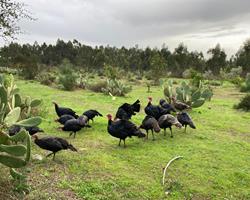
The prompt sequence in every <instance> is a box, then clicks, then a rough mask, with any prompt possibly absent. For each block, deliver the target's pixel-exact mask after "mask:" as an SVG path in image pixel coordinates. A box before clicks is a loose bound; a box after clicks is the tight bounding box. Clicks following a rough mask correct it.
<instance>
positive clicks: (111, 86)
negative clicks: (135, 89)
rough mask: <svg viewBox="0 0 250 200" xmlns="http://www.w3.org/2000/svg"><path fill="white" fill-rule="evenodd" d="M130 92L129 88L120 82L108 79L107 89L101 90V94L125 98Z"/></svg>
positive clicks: (130, 88)
mask: <svg viewBox="0 0 250 200" xmlns="http://www.w3.org/2000/svg"><path fill="white" fill-rule="evenodd" d="M131 90H132V87H131V86H127V85H125V84H123V83H122V82H121V81H118V80H116V79H108V80H107V87H106V88H102V92H103V93H104V94H107V95H110V94H112V95H113V96H125V95H126V94H127V93H129V92H130V91H131Z"/></svg>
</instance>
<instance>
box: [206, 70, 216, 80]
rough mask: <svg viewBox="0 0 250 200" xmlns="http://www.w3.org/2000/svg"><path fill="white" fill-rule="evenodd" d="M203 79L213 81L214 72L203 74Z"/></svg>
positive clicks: (208, 71)
mask: <svg viewBox="0 0 250 200" xmlns="http://www.w3.org/2000/svg"><path fill="white" fill-rule="evenodd" d="M203 78H204V79H206V80H213V79H214V78H215V77H214V75H213V72H212V71H211V70H207V71H205V72H204V73H203Z"/></svg>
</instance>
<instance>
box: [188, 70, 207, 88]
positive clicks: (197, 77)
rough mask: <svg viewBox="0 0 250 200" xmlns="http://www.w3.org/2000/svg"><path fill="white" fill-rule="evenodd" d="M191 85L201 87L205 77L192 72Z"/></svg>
mask: <svg viewBox="0 0 250 200" xmlns="http://www.w3.org/2000/svg"><path fill="white" fill-rule="evenodd" d="M191 79H192V80H191V82H190V83H191V85H192V86H194V87H197V88H198V87H199V86H200V84H201V82H202V81H203V80H204V78H203V76H202V74H201V73H199V72H197V71H195V70H193V69H192V70H191Z"/></svg>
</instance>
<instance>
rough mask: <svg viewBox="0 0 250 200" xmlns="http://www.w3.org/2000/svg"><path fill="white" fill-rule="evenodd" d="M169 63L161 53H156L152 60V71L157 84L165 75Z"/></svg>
mask: <svg viewBox="0 0 250 200" xmlns="http://www.w3.org/2000/svg"><path fill="white" fill-rule="evenodd" d="M166 66H167V63H166V61H165V59H164V58H163V57H162V56H161V54H160V53H159V52H155V53H154V55H153V56H152V57H151V59H150V71H151V76H152V79H153V80H154V83H155V84H159V80H160V78H162V77H163V76H164V75H165V71H164V70H165V69H166Z"/></svg>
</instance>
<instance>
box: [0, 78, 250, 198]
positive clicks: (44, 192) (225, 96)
mask: <svg viewBox="0 0 250 200" xmlns="http://www.w3.org/2000/svg"><path fill="white" fill-rule="evenodd" d="M17 84H18V85H19V87H20V89H21V91H22V93H23V94H24V95H30V96H32V97H34V98H35V97H36V98H42V99H43V102H44V109H43V110H44V111H43V117H44V118H45V119H44V121H43V123H42V124H41V128H43V129H44V130H45V133H44V134H41V136H42V135H53V136H60V137H63V138H67V139H68V140H69V141H70V142H71V143H72V144H73V145H74V146H75V147H77V148H78V150H79V151H78V152H77V153H75V152H71V151H62V152H60V153H58V154H57V155H56V159H55V161H52V160H51V158H44V159H43V160H42V161H38V160H32V162H31V163H30V164H29V165H28V167H27V168H28V172H27V174H28V179H29V184H30V185H31V192H30V193H29V194H28V195H26V196H25V197H24V198H25V199H39V200H42V199H90V200H94V199H107V200H108V199H109V200H111V199H139V200H142V199H197V200H198V199H232V200H233V199H235V200H240V199H250V114H249V113H246V112H241V111H237V110H234V109H233V108H232V107H233V105H234V104H235V103H237V102H238V101H239V98H240V97H241V96H242V94H240V93H239V92H238V91H237V90H236V89H235V88H233V86H231V85H226V86H223V87H218V88H215V89H214V92H215V96H214V97H213V99H212V101H211V102H207V103H206V104H205V105H204V106H203V107H201V108H198V109H195V110H193V111H192V112H191V116H192V118H193V121H194V122H195V124H196V126H197V129H196V130H193V129H190V128H188V129H187V133H184V129H178V130H177V129H176V128H174V129H173V133H174V138H170V135H167V136H163V132H161V133H159V134H156V140H155V141H152V137H151V135H150V137H149V140H145V139H139V138H132V139H127V141H126V144H127V148H123V147H119V146H118V145H117V144H118V139H116V138H113V137H111V136H110V135H109V134H108V133H107V119H106V117H103V118H96V119H95V122H94V123H93V124H92V128H89V129H83V130H81V131H80V132H79V133H78V134H77V136H76V138H75V139H73V138H70V139H69V138H68V133H65V132H60V131H59V130H58V129H57V127H58V126H59V124H57V123H56V122H54V119H55V118H56V114H55V111H54V107H53V105H52V103H51V102H52V100H55V101H57V102H58V103H59V105H61V106H67V107H71V108H73V109H74V110H76V111H77V112H78V113H79V114H81V113H82V112H83V111H85V110H87V109H97V110H98V111H100V112H101V113H102V114H103V115H104V116H106V114H107V113H112V114H115V112H116V109H117V107H118V106H119V105H121V104H122V103H124V102H128V103H132V102H134V101H135V100H136V99H138V98H139V99H140V100H141V102H142V107H143V108H144V107H145V106H146V103H147V96H148V95H149V94H148V93H146V90H147V88H146V87H145V86H139V85H138V86H134V87H133V91H132V92H131V93H130V94H129V95H128V97H126V98H121V97H120V98H119V97H118V98H117V99H116V100H115V101H113V100H112V99H111V97H109V96H105V95H102V94H99V93H93V92H90V91H86V90H77V91H74V92H66V91H62V90H57V89H54V88H50V87H46V86H42V85H40V84H38V83H36V82H25V81H18V83H17ZM150 96H152V97H154V98H153V103H154V104H158V102H159V99H160V98H161V97H162V89H161V88H159V87H153V88H152V93H150ZM47 112H48V113H47ZM143 118H144V110H143V109H142V110H141V112H140V113H139V114H138V115H136V116H135V117H133V119H132V121H133V122H135V123H136V124H138V125H139V124H140V122H141V121H142V119H143ZM32 154H33V155H34V154H40V155H42V156H43V157H44V156H45V155H46V154H47V152H45V151H43V150H41V149H39V148H38V147H37V146H35V145H33V148H32ZM176 155H181V156H183V157H184V158H183V159H180V160H178V161H176V162H174V163H173V164H172V165H171V166H170V168H169V171H168V174H167V183H166V184H165V186H164V187H163V186H162V184H161V179H162V173H163V171H162V168H163V167H165V165H166V164H167V162H168V161H169V160H170V159H171V158H173V157H174V156H176ZM0 172H1V174H3V176H2V177H1V179H0V199H17V198H19V199H20V198H21V197H20V194H19V196H18V195H17V194H15V193H14V192H13V190H12V189H11V188H12V187H11V179H10V178H9V177H8V173H7V172H8V171H7V169H4V168H2V166H1V169H0ZM165 191H169V192H170V193H169V194H168V195H166V194H165Z"/></svg>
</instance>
